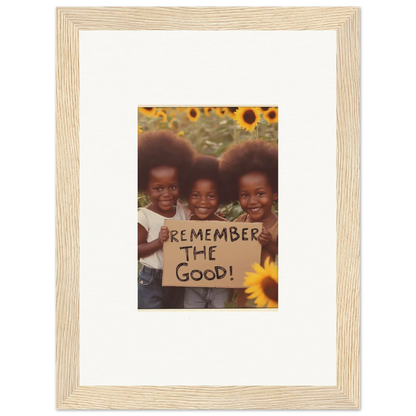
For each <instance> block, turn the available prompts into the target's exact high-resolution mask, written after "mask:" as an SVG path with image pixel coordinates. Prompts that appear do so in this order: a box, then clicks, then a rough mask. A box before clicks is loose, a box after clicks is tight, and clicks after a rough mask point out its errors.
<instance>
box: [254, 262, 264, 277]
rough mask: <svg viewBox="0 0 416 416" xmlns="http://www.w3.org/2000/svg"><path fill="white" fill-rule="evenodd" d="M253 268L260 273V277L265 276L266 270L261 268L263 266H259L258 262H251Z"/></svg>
mask: <svg viewBox="0 0 416 416" xmlns="http://www.w3.org/2000/svg"><path fill="white" fill-rule="evenodd" d="M253 269H254V270H255V271H256V272H257V273H258V274H260V275H261V276H262V277H265V276H267V272H266V270H264V269H263V267H261V266H260V264H258V263H254V264H253Z"/></svg>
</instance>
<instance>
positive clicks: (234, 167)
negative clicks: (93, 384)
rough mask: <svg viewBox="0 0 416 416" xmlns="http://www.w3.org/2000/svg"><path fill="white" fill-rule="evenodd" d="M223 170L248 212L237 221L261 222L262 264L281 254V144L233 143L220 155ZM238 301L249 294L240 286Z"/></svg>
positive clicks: (231, 194)
mask: <svg viewBox="0 0 416 416" xmlns="http://www.w3.org/2000/svg"><path fill="white" fill-rule="evenodd" d="M220 172H221V177H222V178H223V181H224V182H225V183H226V186H227V196H228V197H229V199H230V200H236V199H238V200H239V201H240V205H241V208H242V209H243V210H244V211H245V214H243V215H241V216H240V217H238V218H237V219H236V221H237V222H261V223H263V230H262V232H261V234H260V235H259V237H258V241H259V243H260V244H261V246H262V247H261V260H260V262H261V265H264V262H265V260H266V259H267V257H270V259H271V261H274V260H275V258H276V255H277V254H278V222H277V216H276V215H275V214H274V213H273V211H272V206H273V203H274V202H276V201H277V195H278V148H277V146H276V145H273V144H271V143H269V142H266V141H264V140H247V141H245V142H242V143H239V144H236V145H234V146H232V147H230V148H229V149H228V150H227V151H226V152H225V153H224V154H223V155H222V157H221V163H220ZM237 293H238V295H237V304H238V306H240V307H243V306H248V305H247V294H246V293H245V292H244V289H239V290H238V292H237Z"/></svg>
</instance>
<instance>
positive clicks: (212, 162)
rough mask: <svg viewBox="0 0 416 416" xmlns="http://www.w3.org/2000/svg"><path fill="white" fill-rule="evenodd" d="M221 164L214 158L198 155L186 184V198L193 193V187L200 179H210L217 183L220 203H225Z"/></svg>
mask: <svg viewBox="0 0 416 416" xmlns="http://www.w3.org/2000/svg"><path fill="white" fill-rule="evenodd" d="M219 169H220V162H219V160H218V159H217V158H215V157H214V156H208V155H197V156H195V158H194V161H193V165H192V168H191V171H190V173H189V175H188V178H187V180H186V183H185V193H186V196H189V194H190V193H191V191H192V186H193V184H194V183H195V181H197V180H198V179H208V180H211V181H213V182H214V183H215V185H216V187H217V192H218V196H219V203H220V204H222V203H223V202H224V186H223V185H222V181H221V178H220V172H219Z"/></svg>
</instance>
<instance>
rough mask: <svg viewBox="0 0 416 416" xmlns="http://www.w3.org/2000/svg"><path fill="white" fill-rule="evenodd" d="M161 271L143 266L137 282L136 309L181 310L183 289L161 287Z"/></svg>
mask: <svg viewBox="0 0 416 416" xmlns="http://www.w3.org/2000/svg"><path fill="white" fill-rule="evenodd" d="M162 275H163V270H159V269H152V268H151V267H147V266H143V267H142V269H141V270H140V272H139V280H138V309H178V308H183V292H184V290H183V288H182V287H173V286H162Z"/></svg>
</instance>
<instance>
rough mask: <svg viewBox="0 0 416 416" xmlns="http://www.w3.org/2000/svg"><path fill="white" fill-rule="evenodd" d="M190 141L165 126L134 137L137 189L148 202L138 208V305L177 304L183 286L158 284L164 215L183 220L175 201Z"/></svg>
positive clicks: (190, 155) (185, 170)
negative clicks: (136, 138) (136, 145)
mask: <svg viewBox="0 0 416 416" xmlns="http://www.w3.org/2000/svg"><path fill="white" fill-rule="evenodd" d="M193 156H194V150H193V148H192V146H191V144H190V143H189V142H188V141H186V140H185V139H183V138H180V137H177V136H176V135H175V134H174V133H172V132H170V131H168V130H161V131H156V132H147V133H144V134H142V135H141V136H140V137H139V141H138V157H139V159H138V162H139V167H138V190H139V191H142V192H144V193H145V194H146V195H148V197H149V199H150V204H149V205H148V206H147V207H146V208H140V209H139V210H138V257H139V260H140V263H141V264H142V268H141V270H140V272H139V282H138V308H139V309H154V308H181V307H182V306H183V289H182V288H177V287H170V286H162V275H163V250H162V249H163V243H164V242H165V241H167V240H168V238H169V230H168V228H167V227H165V226H164V221H165V218H171V219H175V220H186V219H187V213H186V210H185V208H184V206H182V205H180V204H178V199H179V196H180V194H181V189H183V188H182V184H183V182H184V179H185V176H186V175H187V174H188V172H189V169H190V168H191V166H192V160H193Z"/></svg>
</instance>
